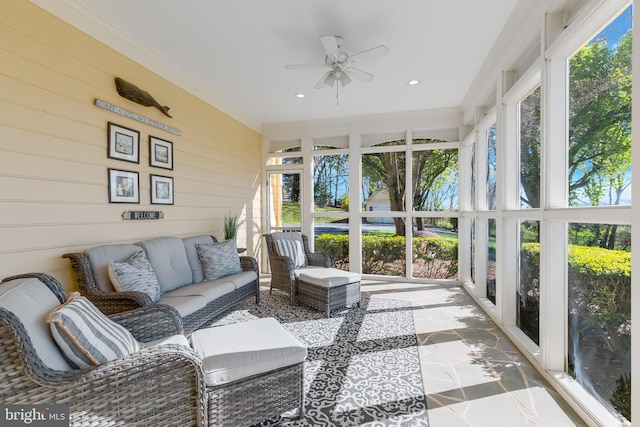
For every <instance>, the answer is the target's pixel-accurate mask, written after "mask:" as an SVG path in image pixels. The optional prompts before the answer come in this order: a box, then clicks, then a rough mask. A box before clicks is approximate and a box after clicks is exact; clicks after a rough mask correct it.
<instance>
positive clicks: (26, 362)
mask: <svg viewBox="0 0 640 427" xmlns="http://www.w3.org/2000/svg"><path fill="white" fill-rule="evenodd" d="M29 278H36V279H38V280H39V281H40V282H41V284H36V285H37V286H39V287H42V284H44V285H46V288H48V289H49V290H50V291H51V293H52V294H53V295H54V296H53V297H52V296H51V295H46V293H47V291H46V288H44V287H42V291H41V292H37V293H35V294H34V293H31V294H28V293H27V294H24V295H23V294H22V293H19V291H21V290H22V288H13V289H11V290H10V291H8V292H6V293H5V296H6V295H9V294H10V293H11V292H13V295H10V297H11V298H14V300H13V301H14V304H13V306H14V308H15V301H16V298H17V300H18V301H20V302H22V301H24V304H30V303H31V304H30V308H29V309H28V310H23V312H22V314H21V315H20V318H19V317H18V315H17V314H15V313H14V311H16V310H15V309H14V310H13V311H12V310H11V309H10V308H7V305H8V306H11V304H9V303H7V302H6V299H4V300H0V343H1V345H0V352H1V353H2V356H0V371H1V372H2V374H1V375H0V401H1V402H2V403H3V404H6V405H11V404H38V405H42V404H66V405H69V418H70V425H72V426H113V425H162V426H203V425H207V400H206V388H205V381H204V379H203V378H204V374H203V369H202V363H201V361H200V359H199V358H198V356H197V355H196V353H195V352H194V351H193V350H192V349H190V348H189V347H186V346H184V345H178V344H162V345H158V346H153V347H149V348H143V349H141V350H140V351H137V352H135V353H133V354H130V355H128V356H125V357H122V358H119V359H116V360H113V361H111V362H107V363H104V364H102V365H100V366H97V367H95V368H90V369H69V370H56V369H53V368H51V364H52V362H51V358H50V356H51V353H49V354H48V355H47V353H46V352H45V357H42V358H41V354H42V340H43V338H47V334H46V333H43V329H42V327H41V325H38V324H39V323H41V322H43V317H44V316H43V314H42V313H46V312H45V311H44V310H48V309H50V306H51V304H53V305H54V306H55V304H57V302H58V301H59V302H60V303H62V302H64V301H65V300H66V298H65V295H64V292H63V290H62V287H61V286H60V283H58V282H57V281H56V280H55V279H54V278H52V277H50V276H47V275H44V274H37V273H32V274H25V275H20V276H13V277H9V278H6V279H4V280H3V285H0V290H2V288H3V287H4V289H8V288H10V287H11V286H14V285H15V283H16V282H19V279H27V280H28V279H29ZM10 281H11V283H7V282H10ZM1 294H2V292H0V295H1ZM56 299H57V300H56ZM45 300H46V301H47V304H44V302H43V301H45ZM40 302H43V304H39V303H40ZM3 304H4V305H3ZM27 311H31V312H33V316H30V315H24V313H25V312H27ZM29 314H30V313H29ZM110 317H111V319H112V320H114V321H116V322H118V323H120V324H121V325H123V326H125V327H126V328H127V329H129V331H131V333H132V334H133V335H134V337H135V338H136V339H138V340H139V341H140V342H143V343H144V342H148V341H150V340H153V339H158V338H160V337H163V336H166V335H168V334H172V335H173V334H181V333H182V326H181V323H180V319H179V318H176V317H175V316H172V315H171V312H168V311H166V310H163V309H160V308H158V307H153V306H151V307H145V308H141V309H138V310H134V311H129V312H124V313H119V314H116V315H112V316H110ZM49 338H50V336H49ZM45 344H47V345H49V346H50V343H45ZM51 348H53V347H51ZM58 357H59V356H58ZM43 359H44V360H43Z"/></svg>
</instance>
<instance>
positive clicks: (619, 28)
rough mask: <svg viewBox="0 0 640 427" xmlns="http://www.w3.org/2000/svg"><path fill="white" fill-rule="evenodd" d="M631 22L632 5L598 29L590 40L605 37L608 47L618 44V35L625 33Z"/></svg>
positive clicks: (611, 47)
mask: <svg viewBox="0 0 640 427" xmlns="http://www.w3.org/2000/svg"><path fill="white" fill-rule="evenodd" d="M632 24H633V5H630V6H629V7H627V8H626V9H625V10H624V12H622V13H621V14H620V15H619V16H618V17H617V18H616V19H615V20H614V21H613V22H611V23H610V24H609V25H607V26H606V27H605V28H604V29H603V30H602V31H600V32H599V33H598V34H597V35H596V36H595V37H594V38H593V39H592V40H591V41H593V40H598V39H607V42H608V44H609V49H613V48H615V47H616V46H617V45H618V42H619V41H620V37H622V36H623V35H625V34H626V33H627V31H629V29H631V26H632Z"/></svg>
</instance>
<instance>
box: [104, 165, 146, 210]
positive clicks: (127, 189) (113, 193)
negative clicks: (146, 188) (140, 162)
mask: <svg viewBox="0 0 640 427" xmlns="http://www.w3.org/2000/svg"><path fill="white" fill-rule="evenodd" d="M109 203H140V181H139V180H138V172H131V171H123V170H118V169H109Z"/></svg>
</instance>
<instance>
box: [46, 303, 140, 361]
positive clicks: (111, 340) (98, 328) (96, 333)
mask: <svg viewBox="0 0 640 427" xmlns="http://www.w3.org/2000/svg"><path fill="white" fill-rule="evenodd" d="M47 322H49V324H50V328H51V335H52V336H53V339H54V341H55V342H56V344H57V345H58V348H60V351H62V353H63V354H64V356H65V357H66V358H67V360H68V361H69V363H70V364H71V365H73V366H75V367H76V368H90V367H93V366H98V365H100V364H102V363H106V362H108V361H110V360H114V359H117V358H119V357H123V356H126V355H128V354H131V353H134V352H136V351H138V350H140V348H142V345H141V344H140V343H139V342H138V341H136V339H135V338H134V337H133V335H131V332H129V331H128V330H127V329H125V328H124V327H123V326H120V325H118V324H117V323H115V322H114V321H113V320H111V319H109V318H108V317H107V316H105V315H104V314H103V313H102V312H100V310H98V308H97V307H96V306H95V305H93V304H92V303H91V301H89V300H88V299H86V298H85V297H83V296H80V294H79V293H78V292H74V293H73V294H71V296H70V297H69V299H68V300H67V302H66V303H64V304H62V305H61V306H60V307H58V308H56V309H55V310H54V311H52V312H51V313H49V315H48V316H47Z"/></svg>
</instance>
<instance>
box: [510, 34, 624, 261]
mask: <svg viewBox="0 0 640 427" xmlns="http://www.w3.org/2000/svg"><path fill="white" fill-rule="evenodd" d="M631 41H632V34H631V31H629V32H628V33H627V34H625V35H623V36H622V37H621V38H620V41H619V43H618V44H617V46H615V47H613V48H610V47H609V45H608V43H607V40H605V39H597V40H593V41H592V42H591V43H589V44H588V45H586V46H584V47H583V48H582V49H581V50H580V51H578V52H577V53H576V54H575V55H574V56H573V57H572V58H571V59H570V60H569V156H568V177H567V179H568V186H569V201H568V202H569V205H571V206H577V205H584V204H589V205H594V206H595V205H598V204H600V203H601V201H603V200H607V201H608V203H609V204H612V205H617V204H620V203H621V201H622V200H621V197H622V194H623V192H624V191H625V190H626V189H627V188H628V187H629V185H630V175H629V171H630V166H631V150H630V148H631V46H632V45H631ZM532 96H534V97H539V92H537V93H533V94H532ZM539 105H540V103H539V99H535V98H534V99H532V100H531V102H530V103H528V105H525V106H524V108H523V106H522V105H521V111H520V115H521V123H522V126H526V127H522V128H521V148H520V149H521V166H522V167H521V176H520V180H521V185H522V194H521V198H522V202H523V204H527V205H529V206H531V207H539V206H540V201H539V195H540V160H539V159H540V133H539V130H538V129H539V125H540V123H539V117H540V112H539V108H540V107H539ZM536 127H537V128H538V129H536ZM617 230H618V227H617V226H615V225H603V226H600V227H598V230H594V232H595V233H596V234H597V236H596V239H597V241H598V245H599V246H602V247H605V248H610V249H611V248H613V247H614V246H615V242H616V235H617Z"/></svg>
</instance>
